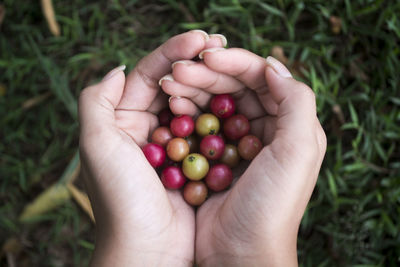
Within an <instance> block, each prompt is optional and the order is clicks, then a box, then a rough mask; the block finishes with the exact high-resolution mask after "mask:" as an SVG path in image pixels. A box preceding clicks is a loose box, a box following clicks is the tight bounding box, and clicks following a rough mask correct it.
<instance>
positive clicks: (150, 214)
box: [79, 31, 326, 266]
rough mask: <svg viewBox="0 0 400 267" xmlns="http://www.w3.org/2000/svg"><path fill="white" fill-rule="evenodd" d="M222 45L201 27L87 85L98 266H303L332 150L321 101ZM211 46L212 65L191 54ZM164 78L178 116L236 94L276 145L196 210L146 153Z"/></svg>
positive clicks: (86, 135)
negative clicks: (315, 196)
mask: <svg viewBox="0 0 400 267" xmlns="http://www.w3.org/2000/svg"><path fill="white" fill-rule="evenodd" d="M207 39H209V40H207ZM222 45H223V43H222V42H221V39H220V38H219V37H217V36H213V37H211V38H210V36H205V35H204V34H202V33H200V32H198V31H194V32H193V31H192V32H188V33H185V34H182V35H179V36H176V37H173V38H172V39H170V40H169V41H167V42H166V43H165V44H164V45H162V46H161V47H160V48H158V49H156V50H155V51H154V52H153V53H151V54H150V55H149V56H148V57H146V58H144V59H143V60H141V62H140V63H139V64H138V65H137V67H136V68H135V69H134V70H133V71H132V72H131V73H130V74H129V75H128V77H127V78H125V75H124V73H123V71H122V70H121V69H116V70H113V71H112V72H110V73H109V74H108V75H107V76H106V77H105V78H104V79H103V81H102V82H100V83H98V84H96V85H93V86H90V87H88V88H86V89H85V90H84V91H83V92H82V94H81V96H80V99H79V118H80V125H81V133H80V153H81V162H82V174H83V178H84V181H85V183H86V186H87V190H88V194H89V197H90V199H91V202H92V205H93V209H94V214H95V218H96V231H97V237H96V246H95V251H94V254H93V258H92V262H91V265H92V266H192V264H193V262H196V263H197V264H198V265H200V266H296V265H297V255H296V240H297V231H298V227H299V224H300V220H301V217H302V215H303V213H304V209H305V207H306V205H307V203H308V201H309V198H310V195H311V193H312V190H313V188H314V186H315V182H316V179H317V176H318V172H319V168H320V165H321V162H322V159H323V156H324V153H325V149H326V138H325V135H324V132H323V130H322V127H321V125H320V124H319V121H318V119H317V117H316V108H315V96H314V95H313V93H312V91H311V89H310V88H308V87H307V86H306V85H304V84H302V83H300V82H297V81H296V80H294V79H293V78H292V77H291V75H290V72H289V71H288V70H287V69H286V68H285V67H284V66H283V65H282V64H280V63H279V62H277V61H276V60H274V59H273V58H269V60H268V61H265V59H263V58H261V57H258V56H256V55H254V54H252V53H250V52H248V51H245V50H242V49H227V50H220V49H219V50H218V49H216V48H215V47H221V46H222ZM211 47H212V48H214V49H212V50H206V51H205V52H203V53H202V56H203V58H204V60H203V62H201V63H196V62H193V61H190V60H189V59H191V58H193V57H194V56H196V55H197V54H199V53H200V52H201V51H202V50H204V49H208V48H211ZM182 60H184V61H182ZM176 61H179V62H178V63H176ZM174 62H175V64H173V63H174ZM172 64H173V68H172V66H171V65H172ZM168 73H171V74H169V76H167V77H165V76H163V75H166V74H168ZM161 77H164V78H163V79H162V82H161V84H162V87H163V90H164V91H165V92H167V93H168V94H170V95H172V96H175V97H173V98H171V99H170V103H169V104H170V108H171V110H172V111H173V112H174V113H176V114H189V115H197V114H199V113H200V112H201V109H202V108H205V107H206V106H207V104H208V103H209V100H210V97H211V94H218V93H232V94H233V96H234V97H235V100H236V103H237V107H238V111H239V112H240V113H242V114H244V115H245V116H246V117H248V118H249V119H250V121H251V128H252V132H253V133H254V134H255V135H257V136H258V137H259V138H260V139H261V140H262V141H263V144H264V145H265V147H264V148H263V150H262V151H261V152H260V154H259V155H258V156H257V157H256V158H255V159H254V160H253V161H252V163H251V164H250V165H249V167H248V168H247V169H246V170H245V172H244V173H243V175H242V177H241V178H240V179H239V180H238V182H237V183H236V184H235V185H234V186H233V187H232V189H230V190H229V191H226V192H224V193H220V194H214V195H213V196H212V197H211V198H210V199H208V200H207V201H206V202H205V203H204V204H203V205H202V206H201V207H200V209H199V210H198V211H197V214H195V212H194V210H193V208H192V207H190V206H189V205H187V204H186V203H185V202H184V200H183V198H182V195H181V193H180V192H178V191H170V190H166V189H164V188H163V186H162V184H161V182H160V180H159V177H158V176H157V174H156V172H155V170H154V169H153V168H152V167H151V166H150V164H149V163H148V162H147V160H146V159H145V157H144V155H143V153H142V151H141V149H140V147H141V146H143V145H144V144H146V143H147V140H148V138H149V134H150V133H151V132H152V131H153V130H154V129H155V128H156V127H157V126H158V125H157V117H156V115H155V114H157V113H158V112H159V111H160V110H162V109H163V108H164V107H165V106H164V103H166V102H167V100H166V97H165V95H163V94H161V93H160V90H159V87H158V85H157V82H158V80H159V79H160V78H161ZM174 80H175V81H174ZM178 96H179V97H178ZM138 174H139V175H138ZM195 237H196V238H195Z"/></svg>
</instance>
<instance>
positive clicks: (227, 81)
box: [166, 60, 274, 119]
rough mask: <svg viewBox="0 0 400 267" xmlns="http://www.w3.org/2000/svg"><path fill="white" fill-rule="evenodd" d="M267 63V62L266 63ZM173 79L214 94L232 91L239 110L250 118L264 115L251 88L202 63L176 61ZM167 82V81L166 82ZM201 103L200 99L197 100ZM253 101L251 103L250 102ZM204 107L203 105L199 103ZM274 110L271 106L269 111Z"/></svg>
mask: <svg viewBox="0 0 400 267" xmlns="http://www.w3.org/2000/svg"><path fill="white" fill-rule="evenodd" d="M264 64H265V63H264ZM173 65H174V67H173V79H174V80H175V81H176V82H179V83H181V84H184V85H187V86H190V87H192V88H199V89H201V90H200V91H206V92H208V93H212V94H224V93H230V94H232V96H233V98H234V99H235V100H236V104H237V108H238V112H239V113H242V114H243V115H245V116H246V117H247V118H249V119H254V118H259V117H262V116H264V115H265V114H266V113H265V110H264V108H263V106H262V105H261V103H260V101H259V100H258V98H257V96H256V94H255V93H254V92H252V91H251V90H247V89H246V87H245V86H244V85H243V83H241V82H239V81H238V80H237V79H235V78H233V77H231V76H229V75H226V74H223V73H219V72H216V71H213V70H211V69H209V68H208V67H207V66H205V65H204V64H202V63H196V62H193V61H189V60H185V61H178V62H174V64H173ZM166 83H167V82H166ZM209 100H210V98H209V97H207V98H204V99H201V102H202V103H204V102H207V103H208V101H209ZM194 102H196V104H198V105H199V102H200V101H196V100H194ZM249 103H251V104H249ZM199 106H200V107H202V106H201V105H199ZM269 110H270V111H274V109H273V108H270V107H269V109H268V110H267V111H269Z"/></svg>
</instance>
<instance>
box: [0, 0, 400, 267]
mask: <svg viewBox="0 0 400 267" xmlns="http://www.w3.org/2000/svg"><path fill="white" fill-rule="evenodd" d="M190 29H203V30H205V31H207V32H209V33H222V34H224V35H225V36H226V37H227V38H228V46H229V47H243V48H246V49H248V50H250V51H252V52H254V53H257V54H259V55H261V56H263V57H266V56H268V55H273V56H275V57H276V58H278V59H279V60H281V61H282V62H284V63H285V64H286V65H287V66H289V68H290V69H291V70H292V71H293V73H295V75H296V77H297V78H298V79H300V80H303V81H304V82H306V83H307V84H308V85H310V86H311V87H312V88H313V90H314V91H315V93H316V95H317V103H318V113H319V118H320V120H321V123H322V125H323V127H324V129H325V132H326V134H327V137H328V148H327V154H326V158H325V161H324V163H323V167H322V170H321V173H320V177H319V180H318V183H317V187H316V188H315V191H314V193H313V196H312V199H311V202H310V204H309V206H308V209H307V211H306V214H305V215H304V218H303V221H302V224H301V228H300V237H299V241H298V254H299V262H300V265H301V266H400V230H399V229H400V83H399V81H400V75H399V70H400V2H399V1H395V0H393V1H389V0H388V1H382V0H378V1H374V0H354V1H350V0H344V1H338V0H337V1H322V0H310V1H300V0H276V1H261V0H220V1H217V0H213V1H201V0H185V1H174V0H162V1H153V0H147V1H139V0H109V1H83V0H68V1H66V0H54V1H53V3H52V5H51V1H49V0H42V1H13V0H5V1H0V140H1V143H0V246H1V247H0V266H86V265H87V264H88V261H89V258H90V256H91V253H92V251H93V248H94V223H93V222H92V220H91V217H90V211H88V210H89V209H88V204H89V203H88V201H87V198H86V195H85V193H84V188H83V186H82V183H81V182H80V181H79V178H78V179H76V177H77V176H78V173H79V159H78V157H77V154H76V152H77V147H78V123H77V105H76V104H77V98H78V96H79V92H80V91H81V90H82V89H83V88H84V87H85V86H86V85H88V84H91V83H95V82H97V81H99V80H100V79H101V78H102V77H103V76H104V75H105V74H106V73H107V72H108V71H109V70H111V69H112V68H114V67H116V66H119V65H121V64H126V65H127V68H128V71H129V70H131V69H133V68H134V66H135V64H136V63H137V62H138V60H139V59H140V58H142V57H143V56H145V55H146V54H147V53H149V52H150V51H152V50H153V49H154V48H156V47H157V46H159V45H160V44H161V43H163V42H164V41H166V40H167V39H168V38H170V37H171V36H173V35H175V34H179V33H182V32H185V31H188V30H190Z"/></svg>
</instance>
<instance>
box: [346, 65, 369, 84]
mask: <svg viewBox="0 0 400 267" xmlns="http://www.w3.org/2000/svg"><path fill="white" fill-rule="evenodd" d="M359 64H361V62H360V60H356V62H354V61H351V62H350V75H351V76H352V77H355V78H359V79H361V80H363V81H365V82H367V81H368V80H369V77H368V75H367V74H365V72H364V71H363V70H362V69H361V68H360V67H359Z"/></svg>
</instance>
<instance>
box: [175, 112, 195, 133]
mask: <svg viewBox="0 0 400 267" xmlns="http://www.w3.org/2000/svg"><path fill="white" fill-rule="evenodd" d="M170 128H171V132H172V134H173V135H175V136H177V137H186V136H189V135H191V134H192V132H193V130H194V121H193V119H192V117H190V116H188V115H180V116H177V117H175V118H173V119H172V121H171V124H170Z"/></svg>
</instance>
